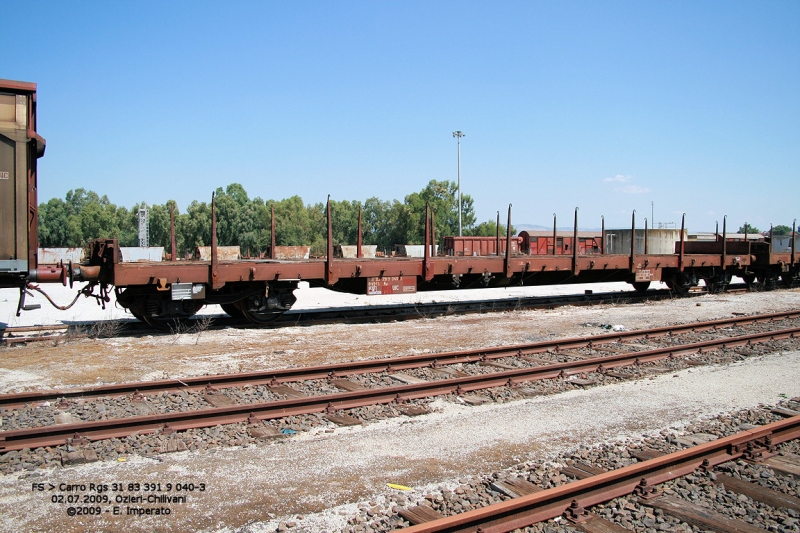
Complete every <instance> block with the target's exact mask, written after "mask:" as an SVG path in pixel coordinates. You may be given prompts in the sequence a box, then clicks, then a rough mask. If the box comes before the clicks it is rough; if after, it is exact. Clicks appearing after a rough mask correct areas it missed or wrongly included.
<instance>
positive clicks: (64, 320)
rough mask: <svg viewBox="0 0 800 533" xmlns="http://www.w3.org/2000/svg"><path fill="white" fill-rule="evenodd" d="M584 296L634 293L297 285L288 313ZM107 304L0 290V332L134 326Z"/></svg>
mask: <svg viewBox="0 0 800 533" xmlns="http://www.w3.org/2000/svg"><path fill="white" fill-rule="evenodd" d="M85 285H86V284H76V285H75V288H73V289H70V288H69V287H64V286H62V285H60V284H55V283H54V284H41V285H40V288H41V289H42V290H43V291H45V292H46V293H47V294H48V295H50V297H51V298H53V300H54V301H55V302H56V303H57V304H59V305H66V304H68V303H70V302H71V301H72V299H73V298H75V294H76V293H77V292H78V290H80V289H81V288H83V287H84V286H85ZM651 288H653V289H658V288H666V285H664V284H663V283H653V284H652V285H651ZM586 290H592V291H594V292H631V291H633V287H632V286H631V285H630V284H629V283H590V284H589V283H587V284H577V285H549V286H544V287H508V288H502V289H475V290H462V291H430V292H419V293H416V294H398V295H390V296H366V295H358V294H346V293H339V292H334V291H330V290H327V289H321V288H309V287H308V283H307V282H300V285H299V288H298V289H297V290H295V296H296V297H297V302H296V303H295V304H294V306H293V307H292V312H297V311H302V310H306V309H326V308H331V307H351V306H352V307H361V306H376V305H390V304H399V303H424V302H440V301H464V300H475V299H499V298H519V297H531V296H549V295H564V294H583V293H584V291H586ZM109 296H110V297H111V301H110V302H109V303H107V304H106V308H105V309H103V308H102V307H101V306H100V305H98V304H97V302H96V300H95V299H94V298H91V299H88V298H85V297H83V296H81V297H80V298H78V302H77V303H76V304H75V306H74V307H72V308H70V309H68V310H66V311H60V310H58V309H56V308H55V307H53V306H52V305H51V304H50V302H48V301H47V300H46V299H45V298H44V296H42V295H41V294H39V293H36V292H33V293H32V296H27V297H26V299H25V303H26V304H39V305H41V308H39V309H35V310H32V311H23V312H22V313H21V314H20V316H16V312H17V303H18V300H19V291H18V290H17V289H0V327H2V325H3V324H6V325H8V326H31V325H43V324H47V325H51V324H70V323H75V322H86V321H94V320H113V319H123V318H128V319H131V320H133V319H134V318H133V315H131V314H130V313H128V312H127V311H126V310H125V309H123V308H121V307H119V306H117V305H116V300H115V298H114V294H113V292H112V293H111V294H110V295H109ZM199 314H200V315H221V314H224V312H223V311H222V308H220V306H218V305H209V306H207V307H205V308H203V309H202V310H201V311H200V313H199Z"/></svg>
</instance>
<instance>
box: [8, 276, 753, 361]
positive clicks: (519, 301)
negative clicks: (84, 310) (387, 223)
mask: <svg viewBox="0 0 800 533" xmlns="http://www.w3.org/2000/svg"><path fill="white" fill-rule="evenodd" d="M746 290H747V286H746V285H745V284H732V285H730V286H729V290H728V292H744V291H746ZM704 294H708V293H707V292H705V291H704V290H696V291H692V292H690V293H688V294H685V295H679V294H676V293H675V292H673V291H670V290H668V289H659V290H650V291H647V292H646V293H638V292H636V291H630V292H624V293H620V292H606V293H593V292H591V291H588V292H587V293H586V294H571V295H556V296H535V297H526V298H498V299H491V300H471V301H461V302H429V303H417V304H401V305H370V306H356V307H340V308H334V309H320V310H305V311H299V310H297V311H288V312H287V313H284V314H283V315H281V316H280V317H278V318H277V319H276V320H275V321H274V322H270V323H265V324H253V323H251V322H246V321H243V320H242V319H237V318H232V317H229V316H214V317H211V318H209V316H208V315H204V316H202V317H194V318H191V319H188V320H186V321H183V322H182V323H181V324H179V325H176V327H175V328H173V329H172V330H169V329H167V331H170V332H171V333H177V332H181V331H189V332H191V331H196V330H198V329H199V328H204V329H212V330H213V329H224V328H230V327H234V328H240V327H244V328H269V329H275V328H283V327H292V326H314V325H320V324H336V323H341V324H357V323H365V322H370V323H371V322H391V321H398V320H413V319H418V318H433V317H437V316H449V315H459V314H472V313H491V312H506V311H517V310H522V309H554V308H556V307H561V306H566V305H571V306H585V305H586V306H588V305H599V304H604V303H609V302H614V303H618V302H625V303H639V302H643V301H659V300H665V299H672V298H692V297H696V296H701V295H704ZM164 332H165V330H164V329H155V328H152V327H151V326H149V325H147V324H146V323H143V322H139V321H138V320H126V319H122V320H114V321H106V322H102V323H99V322H95V323H85V324H79V325H75V326H67V325H51V326H21V327H15V326H10V327H6V328H5V329H0V345H5V346H11V345H23V344H27V343H34V342H57V341H59V340H61V339H63V338H64V337H65V336H66V335H69V336H70V337H71V338H83V337H99V338H103V337H110V336H119V335H152V334H159V333H161V334H163V333H164Z"/></svg>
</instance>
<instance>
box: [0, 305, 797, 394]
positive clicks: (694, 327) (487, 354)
mask: <svg viewBox="0 0 800 533" xmlns="http://www.w3.org/2000/svg"><path fill="white" fill-rule="evenodd" d="M799 317H800V310H798V311H784V312H780V313H769V314H762V315H749V316H739V317H735V318H726V319H721V320H711V321H705V322H693V323H689V324H678V325H674V326H662V327H658V328H650V329H642V330H633V331H620V332H614V333H606V334H601V335H593V336H588V337H571V338H566V339H556V340H548V341H539V342H533V343H526V344H515V345H510V346H493V347H485V348H478V349H473V350H461V351H453V352H439V353H430V354H418V355H410V356H404V357H394V358H384V359H369V360H364V361H355V362H348V363H335V364H329V365H319V366H309V367H301V368H286V369H276V370H265V371H259V372H247V373H237V374H218V375H213V376H195V377H187V378H180V379H166V380H157V381H139V382H132V383H120V384H115V385H103V386H98V387H74V388H69V389H58V390H50V391H28V392H20V393H14V394H0V407H5V408H7V409H10V408H14V407H20V406H23V405H25V404H28V403H36V402H45V401H52V400H57V399H60V398H65V399H66V398H78V397H80V398H89V397H100V396H123V395H126V394H134V393H137V392H138V393H142V394H144V393H155V392H163V391H175V390H201V389H204V388H206V387H209V386H210V387H215V388H226V387H241V386H254V385H263V384H279V383H290V382H294V381H300V380H313V379H327V378H332V377H343V376H348V375H355V374H366V373H370V372H384V371H387V372H397V371H400V370H408V369H413V368H420V367H424V366H438V365H449V364H456V363H474V362H478V361H485V360H491V359H501V358H504V357H512V356H520V355H533V354H537V353H543V352H547V351H550V350H556V351H558V350H566V349H574V348H592V347H593V346H595V345H598V344H608V343H612V342H624V341H630V340H637V339H643V338H656V337H662V336H665V335H669V334H673V335H675V334H682V333H689V332H697V331H707V330H711V329H717V328H720V327H727V326H730V327H735V326H744V325H751V324H756V323H762V322H774V321H778V320H787V319H793V318H799ZM640 353H641V352H640ZM605 359H608V358H605Z"/></svg>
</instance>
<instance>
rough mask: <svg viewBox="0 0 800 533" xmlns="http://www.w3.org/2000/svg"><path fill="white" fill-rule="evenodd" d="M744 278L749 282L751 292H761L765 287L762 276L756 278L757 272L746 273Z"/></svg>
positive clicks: (748, 288)
mask: <svg viewBox="0 0 800 533" xmlns="http://www.w3.org/2000/svg"><path fill="white" fill-rule="evenodd" d="M742 279H743V280H744V282H745V283H746V284H747V290H748V291H750V292H760V291H762V290H763V289H764V283H763V282H762V280H761V279H760V278H756V275H755V274H745V275H743V276H742Z"/></svg>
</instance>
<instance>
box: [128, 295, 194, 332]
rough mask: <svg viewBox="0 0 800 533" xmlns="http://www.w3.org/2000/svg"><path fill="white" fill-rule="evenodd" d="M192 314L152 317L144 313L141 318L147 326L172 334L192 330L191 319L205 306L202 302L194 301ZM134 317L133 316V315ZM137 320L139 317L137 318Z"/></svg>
mask: <svg viewBox="0 0 800 533" xmlns="http://www.w3.org/2000/svg"><path fill="white" fill-rule="evenodd" d="M193 303H194V312H192V313H191V314H182V315H177V314H176V315H152V314H147V313H145V314H144V315H142V316H141V320H144V322H145V323H147V324H148V325H149V326H151V327H153V328H155V329H158V330H161V331H171V332H172V333H183V332H186V331H188V330H190V329H191V328H192V317H194V315H195V313H197V312H198V311H199V310H200V309H202V308H203V306H204V305H205V304H204V303H203V302H200V301H195V302H193ZM134 316H135V315H134ZM137 318H139V317H137Z"/></svg>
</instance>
